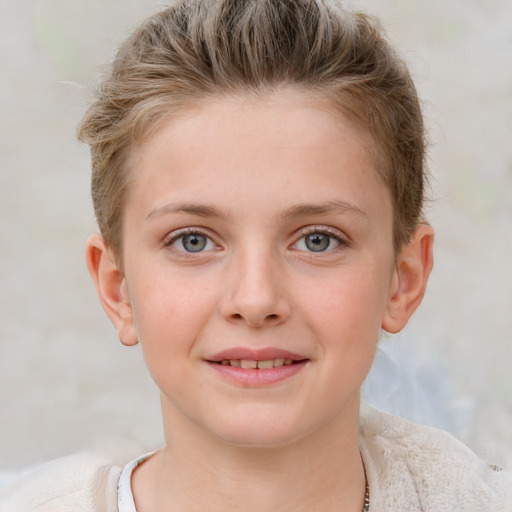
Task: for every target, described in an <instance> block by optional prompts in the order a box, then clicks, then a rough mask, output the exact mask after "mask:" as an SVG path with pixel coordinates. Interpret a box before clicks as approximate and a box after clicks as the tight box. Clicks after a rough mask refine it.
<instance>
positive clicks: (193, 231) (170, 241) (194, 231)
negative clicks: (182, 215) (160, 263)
mask: <svg viewBox="0 0 512 512" xmlns="http://www.w3.org/2000/svg"><path fill="white" fill-rule="evenodd" d="M194 235H199V236H204V237H205V238H206V239H207V241H206V244H208V243H210V244H213V245H215V246H216V247H218V246H217V244H216V243H215V242H214V240H213V239H212V237H211V236H210V235H209V233H208V232H206V231H203V230H202V229H199V228H184V229H180V230H178V231H175V232H173V233H171V236H170V237H168V238H167V239H165V241H164V247H167V248H168V249H170V250H173V252H174V253H175V254H178V255H180V256H182V257H185V258H189V257H194V256H197V255H200V254H204V252H206V251H203V250H201V251H196V252H194V251H187V250H185V248H184V247H183V248H182V249H177V248H173V245H174V244H175V243H176V242H178V241H179V240H180V238H181V239H184V238H185V237H187V236H194ZM182 245H183V242H182ZM210 250H211V249H210Z"/></svg>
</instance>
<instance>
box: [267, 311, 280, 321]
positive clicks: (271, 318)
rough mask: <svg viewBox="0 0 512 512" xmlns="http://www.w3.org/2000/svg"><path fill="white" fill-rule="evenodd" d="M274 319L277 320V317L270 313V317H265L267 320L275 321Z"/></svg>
mask: <svg viewBox="0 0 512 512" xmlns="http://www.w3.org/2000/svg"><path fill="white" fill-rule="evenodd" d="M276 318H278V316H277V315H276V314H274V313H272V314H271V315H267V320H275V319H276Z"/></svg>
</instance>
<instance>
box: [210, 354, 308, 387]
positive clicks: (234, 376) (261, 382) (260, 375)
mask: <svg viewBox="0 0 512 512" xmlns="http://www.w3.org/2000/svg"><path fill="white" fill-rule="evenodd" d="M307 363H308V360H304V361H300V362H298V363H294V364H290V365H284V366H277V367H274V368H265V369H261V370H259V369H254V368H241V367H237V366H229V365H222V364H218V363H211V362H208V365H209V366H210V367H211V368H213V369H214V370H215V371H217V372H219V373H220V374H221V375H222V376H223V377H224V378H226V379H227V380H229V381H231V382H233V383H235V384H238V385H241V386H246V387H251V388H257V387H261V386H268V385H271V384H276V383H277V382H281V381H283V380H285V379H288V378H289V377H292V376H293V375H296V374H297V373H299V372H300V371H301V370H302V369H303V368H304V367H305V366H306V364H307Z"/></svg>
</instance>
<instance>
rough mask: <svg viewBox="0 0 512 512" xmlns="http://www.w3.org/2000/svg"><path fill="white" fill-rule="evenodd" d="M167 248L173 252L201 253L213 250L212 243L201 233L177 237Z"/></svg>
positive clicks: (213, 245)
mask: <svg viewBox="0 0 512 512" xmlns="http://www.w3.org/2000/svg"><path fill="white" fill-rule="evenodd" d="M169 246H170V247H172V248H173V249H175V250H178V251H183V252H190V253H194V252H203V251H208V250H212V249H214V248H215V244H214V243H213V241H212V240H211V239H210V238H209V237H207V236H206V235H203V234H202V233H189V234H186V235H181V236H177V237H176V238H174V239H173V240H171V242H170V243H169Z"/></svg>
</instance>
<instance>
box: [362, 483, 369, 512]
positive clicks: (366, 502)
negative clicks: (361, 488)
mask: <svg viewBox="0 0 512 512" xmlns="http://www.w3.org/2000/svg"><path fill="white" fill-rule="evenodd" d="M369 510H370V488H369V487H368V482H366V491H365V493H364V506H363V512H368V511H369Z"/></svg>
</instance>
